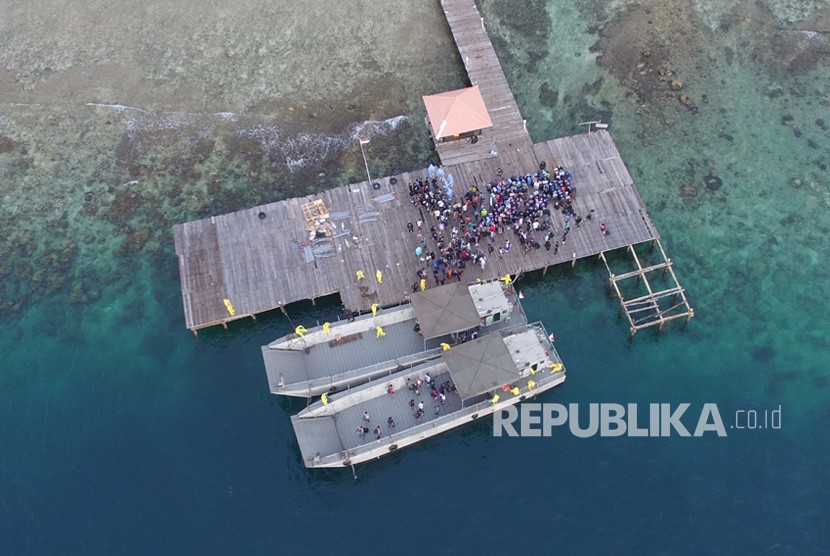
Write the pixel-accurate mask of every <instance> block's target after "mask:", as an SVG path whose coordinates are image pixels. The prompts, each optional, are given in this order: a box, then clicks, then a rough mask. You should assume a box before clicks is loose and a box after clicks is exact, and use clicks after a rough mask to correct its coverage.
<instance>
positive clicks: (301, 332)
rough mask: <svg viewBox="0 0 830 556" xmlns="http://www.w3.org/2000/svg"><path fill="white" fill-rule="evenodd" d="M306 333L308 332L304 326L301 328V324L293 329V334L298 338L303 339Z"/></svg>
mask: <svg viewBox="0 0 830 556" xmlns="http://www.w3.org/2000/svg"><path fill="white" fill-rule="evenodd" d="M306 332H308V330H307V329H306V327H305V326H303V325H302V324H301V325H299V326H297V328H295V329H294V333H295V334H296V335H297V336H299V337H300V338H303V337H304V336H305V333H306Z"/></svg>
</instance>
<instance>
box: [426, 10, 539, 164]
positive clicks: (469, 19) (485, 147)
mask: <svg viewBox="0 0 830 556" xmlns="http://www.w3.org/2000/svg"><path fill="white" fill-rule="evenodd" d="M441 7H442V8H443V9H444V15H445V16H446V18H447V22H449V24H450V30H451V31H452V35H453V38H454V39H455V45H456V47H457V48H458V52H459V54H461V60H462V61H463V62H464V67H465V68H466V70H467V76H468V77H469V79H470V84H471V85H478V88H479V91H480V92H481V96H482V98H483V99H484V104H485V105H486V106H487V113H488V114H489V115H490V120H491V121H492V122H493V127H491V128H487V129H484V130H482V132H481V135H480V136H479V137H478V138H477V141H476V142H475V143H473V142H472V141H470V140H469V139H466V140H461V141H451V142H447V143H436V145H435V149H436V150H437V151H438V156H439V157H441V163H442V164H443V165H444V166H454V165H456V164H464V163H467V162H478V161H480V160H483V159H486V158H496V157H498V156H499V154H501V153H502V152H506V151H508V150H512V151H518V152H527V151H528V150H529V149H530V148H531V141H530V135H529V134H528V133H527V125H526V123H525V121H524V119H523V118H522V115H521V113H520V112H519V107H518V105H517V104H516V99H515V98H514V97H513V92H512V91H511V90H510V85H509V84H508V83H507V78H506V77H505V76H504V72H503V71H502V69H501V64H500V63H499V58H498V56H496V51H495V50H494V49H493V43H492V42H490V37H489V36H488V35H487V30H486V29H485V26H484V19H483V18H482V17H481V14H480V13H479V11H478V8H477V7H476V5H475V2H473V0H442V2H441ZM532 169H533V168H526V169H525V170H524V171H530V170H532Z"/></svg>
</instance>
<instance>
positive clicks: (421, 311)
mask: <svg viewBox="0 0 830 556" xmlns="http://www.w3.org/2000/svg"><path fill="white" fill-rule="evenodd" d="M410 301H411V302H412V308H413V309H414V310H415V317H416V318H417V319H418V324H419V325H420V326H421V334H423V336H424V338H426V339H429V338H435V337H437V336H444V335H446V334H452V333H454V332H463V331H465V330H470V329H471V328H475V327H477V326H479V325H480V324H481V319H480V317H479V315H478V309H476V305H475V302H473V298H472V296H471V295H470V291H469V290H468V289H467V286H466V285H464V284H462V283H461V282H453V283H451V284H447V285H444V286H438V287H437V288H429V289H427V290H424V291H421V292H415V293H413V294H412V297H411V298H410Z"/></svg>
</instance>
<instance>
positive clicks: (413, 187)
mask: <svg viewBox="0 0 830 556" xmlns="http://www.w3.org/2000/svg"><path fill="white" fill-rule="evenodd" d="M451 181H452V180H451V179H450V180H449V184H448V181H447V178H446V177H445V176H443V174H442V173H439V174H438V175H436V174H435V172H434V171H432V167H430V172H429V175H428V176H427V177H425V178H419V179H417V180H416V181H415V182H414V183H410V184H409V198H410V201H411V202H412V204H413V205H415V206H416V207H418V208H419V210H420V213H421V215H422V218H421V219H419V220H418V221H417V222H416V223H415V224H413V223H411V222H410V223H408V224H407V229H408V231H409V232H410V233H417V234H418V240H419V241H418V247H417V248H416V250H415V254H416V255H417V256H418V257H419V258H420V260H421V261H422V263H425V264H424V265H422V267H421V268H420V269H418V271H417V273H416V274H417V280H416V281H415V282H414V283H413V284H412V290H413V291H417V290H419V289H421V290H423V289H424V288H425V286H426V278H427V276H428V275H429V273H430V271H431V273H432V276H433V278H434V280H435V283H436V284H438V285H443V284H444V283H446V281H447V280H451V279H452V278H456V279H458V280H459V281H460V280H461V279H462V276H463V274H464V270H465V268H466V267H467V265H469V264H477V265H479V266H480V267H481V270H482V271H483V270H484V268H485V267H486V265H487V257H488V256H494V254H495V253H496V252H498V256H499V257H502V256H504V254H505V253H508V252H509V251H510V250H511V248H513V241H514V238H515V241H516V242H517V243H518V244H519V248H520V249H523V250H524V251H525V252H528V251H530V250H531V249H540V248H541V247H542V246H544V248H545V249H547V250H548V251H550V250H551V249H554V253H556V252H558V250H559V246H560V244H563V243H565V242H566V241H567V238H568V234H569V233H570V231H571V222H573V223H574V224H575V226H576V227H579V225H580V224H581V223H582V221H583V217H582V216H579V215H577V214H576V211H575V210H574V206H573V201H574V198H575V197H576V188H575V187H574V185H573V176H572V175H571V174H570V172H567V171H566V170H565V169H564V168H562V167H561V166H559V167H556V168H553V169H552V171H551V170H548V168H547V164H546V163H545V162H542V163H541V164H540V165H539V169H538V171H536V172H535V173H532V174H531V173H528V174H525V175H521V176H510V177H504V176H503V174H502V170H501V169H499V170H498V172H497V175H496V179H495V180H493V181H492V182H491V183H490V184H488V185H487V186H486V190H479V189H478V187H476V186H473V187H472V189H471V190H470V191H468V192H467V193H466V194H464V196H463V197H461V198H459V199H457V200H454V199H453V194H452V189H451V187H450V185H451ZM426 213H428V214H429V215H430V216H431V217H432V219H433V220H434V222H435V224H433V225H430V226H429V229H425V225H424V218H425V214H426ZM559 215H561V218H563V219H564V228H563V229H562V230H563V233H562V236H561V238H560V237H559V236H558V232H555V229H556V228H558V226H554V224H553V223H554V218H555V217H559ZM592 216H593V215H592V213H591V212H589V213H588V214H587V215H585V217H584V219H587V220H590V219H591V218H592ZM601 230H602V232H603V233H605V229H604V226H601ZM509 232H512V233H513V237H505V236H507V234H508V233H509ZM555 234H556V235H555ZM501 238H504V239H503V241H502V240H501ZM429 239H431V240H432V242H429V241H428V240H429ZM427 267H430V268H427Z"/></svg>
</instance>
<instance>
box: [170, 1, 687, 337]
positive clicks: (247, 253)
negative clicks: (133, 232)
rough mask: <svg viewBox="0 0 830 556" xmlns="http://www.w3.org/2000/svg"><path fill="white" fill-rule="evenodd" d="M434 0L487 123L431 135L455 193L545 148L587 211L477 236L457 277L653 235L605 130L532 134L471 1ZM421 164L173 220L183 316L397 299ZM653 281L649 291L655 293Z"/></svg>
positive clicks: (408, 269) (579, 208)
mask: <svg viewBox="0 0 830 556" xmlns="http://www.w3.org/2000/svg"><path fill="white" fill-rule="evenodd" d="M442 5H443V7H444V11H445V13H446V15H447V19H448V21H449V23H450V28H451V29H452V32H453V35H454V37H455V40H456V44H457V45H458V48H459V51H460V52H461V54H462V59H463V60H464V61H465V66H466V67H467V71H468V73H469V74H470V79H471V81H472V82H473V84H477V85H479V87H480V89H481V92H482V96H483V97H484V100H485V103H486V104H487V106H488V111H489V113H490V115H491V119H492V121H493V124H494V125H493V127H492V128H490V129H488V130H485V133H482V136H481V138H480V139H479V141H478V142H476V143H472V142H471V141H470V140H469V139H468V140H462V141H459V142H455V143H442V144H440V145H438V146H437V149H438V152H439V155H440V157H441V160H442V163H443V164H444V170H445V172H446V173H447V174H452V175H453V177H454V191H455V194H456V196H458V197H460V196H462V195H463V194H464V193H466V192H467V191H469V190H470V189H471V188H472V187H473V186H477V187H478V188H479V189H482V190H483V189H484V188H485V186H486V185H487V184H488V183H490V182H491V181H493V180H494V179H495V178H496V176H497V173H498V172H499V170H501V171H502V173H503V175H504V176H506V177H509V176H512V175H519V174H527V173H533V172H535V171H536V170H537V169H538V168H539V163H540V161H543V160H544V161H546V162H547V164H548V165H549V166H553V165H561V166H563V167H564V168H566V169H567V170H568V171H569V172H571V174H572V175H573V183H574V185H575V186H576V191H577V194H576V197H575V200H574V203H573V204H574V208H575V210H576V212H577V214H580V215H587V214H591V215H592V219H591V220H584V221H583V222H582V224H581V225H580V226H576V227H572V229H571V231H570V233H569V234H568V236H567V242H566V243H564V244H562V245H560V247H559V249H558V252H555V251H554V250H553V249H551V250H550V251H547V250H545V249H544V248H541V249H530V250H528V251H527V252H525V251H524V250H523V249H522V248H521V246H520V245H518V242H516V245H514V247H513V248H512V249H511V250H510V251H509V252H507V253H505V254H504V255H503V256H500V255H499V253H498V251H495V252H493V253H489V254H487V252H488V243H489V242H488V241H483V242H482V244H481V249H482V251H484V252H485V253H486V254H487V265H486V267H485V269H484V270H483V271H482V270H481V269H480V268H479V266H478V265H472V264H470V265H468V266H467V268H466V270H465V273H464V276H463V279H464V281H465V282H468V283H469V282H474V281H476V280H477V279H485V280H489V279H493V278H496V277H498V276H504V275H505V274H513V275H515V274H518V273H521V272H527V271H532V270H537V269H545V270H546V269H547V267H549V266H552V265H556V264H561V263H566V262H568V263H571V264H575V262H576V260H578V259H581V258H585V257H591V256H594V257H595V256H597V255H600V254H602V253H604V252H606V251H610V250H615V249H619V248H625V247H629V246H632V245H635V244H639V243H644V242H656V241H658V240H659V234H658V233H657V230H656V229H655V227H654V225H653V224H652V222H651V220H650V219H649V216H648V213H647V211H646V207H645V205H644V203H643V201H642V199H641V197H640V195H639V193H638V192H637V189H636V187H635V186H634V183H633V180H632V179H631V176H630V174H629V173H628V169H627V168H626V167H625V164H624V163H623V160H622V157H621V156H620V153H619V151H618V150H617V147H616V145H615V144H614V141H613V139H612V138H611V135H610V134H609V133H608V132H607V131H597V132H593V133H586V134H584V135H577V136H572V137H563V138H559V139H554V140H551V141H546V142H542V143H537V144H532V143H531V141H530V138H529V136H528V135H527V132H526V131H525V126H524V123H523V121H522V120H521V115H520V114H519V111H518V107H517V106H516V103H515V100H514V99H513V95H512V93H510V89H509V87H508V85H507V81H506V79H505V77H504V73H503V71H502V69H501V66H500V65H499V63H498V58H496V55H495V51H494V50H493V47H492V45H491V43H490V41H489V38H488V37H487V33H486V31H485V30H484V28H483V25H482V22H481V16H480V15H479V12H478V10H477V8H476V7H475V4H474V3H473V1H472V0H444V1H443V2H442ZM426 175H427V171H426V169H424V170H420V171H416V172H407V173H401V174H397V175H394V176H387V177H384V178H380V179H376V180H373V183H377V184H379V188H378V189H375V188H374V187H373V185H372V184H370V183H368V182H361V183H357V184H350V185H346V186H341V187H337V188H334V189H331V190H328V191H325V192H323V193H320V194H316V195H309V196H307V197H303V198H294V199H288V200H285V201H279V202H274V203H269V204H265V205H261V206H257V207H253V208H250V209H247V210H242V211H238V212H234V213H230V214H225V215H221V216H214V217H211V218H206V219H202V220H197V221H193V222H187V223H184V224H177V225H176V226H174V230H173V231H174V240H175V246H176V254H177V256H178V259H179V270H180V273H181V283H182V300H183V304H184V315H185V323H186V326H187V327H188V328H189V329H191V330H193V331H194V332H195V331H196V330H198V329H200V328H204V327H208V326H214V325H219V324H222V325H227V323H228V322H230V321H233V320H236V319H240V318H245V317H254V316H255V315H256V314H258V313H262V312H265V311H270V310H273V309H276V308H281V309H283V311H285V306H286V305H288V304H290V303H292V302H295V301H301V300H306V299H311V300H312V301H314V300H315V299H317V298H320V297H323V296H327V295H331V294H334V293H339V294H340V297H341V299H342V301H343V305H344V308H345V309H346V310H347V311H358V312H363V311H368V310H370V308H371V306H372V304H374V303H379V304H380V305H382V306H389V305H395V304H398V303H400V302H402V301H405V300H406V299H407V298H408V296H409V294H410V293H411V292H412V287H413V283H414V282H416V274H415V273H416V271H417V269H419V268H426V267H428V263H426V262H424V261H422V260H419V258H418V257H417V256H416V255H415V249H416V247H417V245H418V244H419V239H418V238H417V236H416V234H415V233H411V232H409V231H408V229H407V224H408V223H412V224H415V223H416V222H417V221H418V220H423V222H424V230H425V238H426V239H427V242H428V243H430V244H432V241H431V238H430V237H429V236H430V233H429V229H430V227H431V226H432V225H435V224H436V222H435V220H434V218H433V217H432V215H431V214H428V213H427V214H423V213H422V212H421V211H420V210H419V209H418V207H416V206H414V205H413V204H412V203H411V202H410V200H409V194H408V184H409V183H412V182H414V181H415V179H417V178H418V177H425V176H426ZM552 222H553V226H554V229H553V233H554V238H555V239H558V238H561V237H562V234H563V232H564V221H563V220H562V218H557V217H554V218H553V220H552ZM600 222H604V223H605V224H606V226H607V230H608V233H607V234H603V233H602V232H601V231H600V229H599V223H600ZM508 237H509V238H511V239H512V234H510V235H509V236H497V238H496V241H497V242H498V243H497V244H496V245H495V248H496V249H497V248H498V247H499V245H503V244H504V240H505V239H506V238H508ZM660 248H661V250H662V246H661V247H660ZM632 252H634V251H633V249H632ZM635 255H636V253H635ZM638 264H639V262H638ZM667 266H669V265H667ZM669 268H670V266H669ZM640 271H642V272H641V274H645V273H646V272H648V271H649V269H647V268H645V269H644V268H642V267H641V268H640ZM609 272H610V269H609ZM671 272H672V276H674V271H673V270H672V271H671ZM618 279H622V278H618ZM675 280H676V277H675ZM614 284H616V282H615V281H614V280H613V277H612V285H614ZM678 287H679V285H678ZM661 293H664V292H659V291H658V292H654V293H653V294H652V297H655V296H658V295H660V294H661ZM618 294H619V291H618ZM634 301H636V303H634V304H633V305H631V303H633V302H634ZM648 301H649V299H636V300H633V301H632V300H629V301H628V302H623V307H624V308H625V309H626V311H627V314H628V315H629V319H630V321H631V324H632V327H634V325H635V323H634V321H633V320H632V316H631V315H632V314H633V311H635V310H636V309H639V308H641V307H643V306H649V307H650V306H652V305H657V301H658V300H657V299H651V301H652V302H653V303H652V304H648V303H647V302H648ZM683 301H684V302H686V298H685V294H683ZM626 303H628V304H629V305H626ZM685 307H686V308H687V309H688V311H687V312H686V313H684V315H685V314H688V315H689V316H691V315H692V314H693V311H692V310H691V307H689V306H688V303H687V302H686V305H685ZM657 312H658V313H659V312H660V309H658V310H657ZM676 314H679V313H678V312H677V311H676V310H675V311H673V312H672V313H671V314H658V316H657V321H656V322H657V323H659V324H660V325H661V326H662V322H664V321H667V320H670V319H669V318H668V317H672V316H674V315H676ZM681 316H682V315H681ZM649 322H651V321H649ZM641 324H643V323H639V324H638V326H639V325H641ZM640 327H642V326H640ZM638 329H639V328H638ZM635 331H636V330H635Z"/></svg>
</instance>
